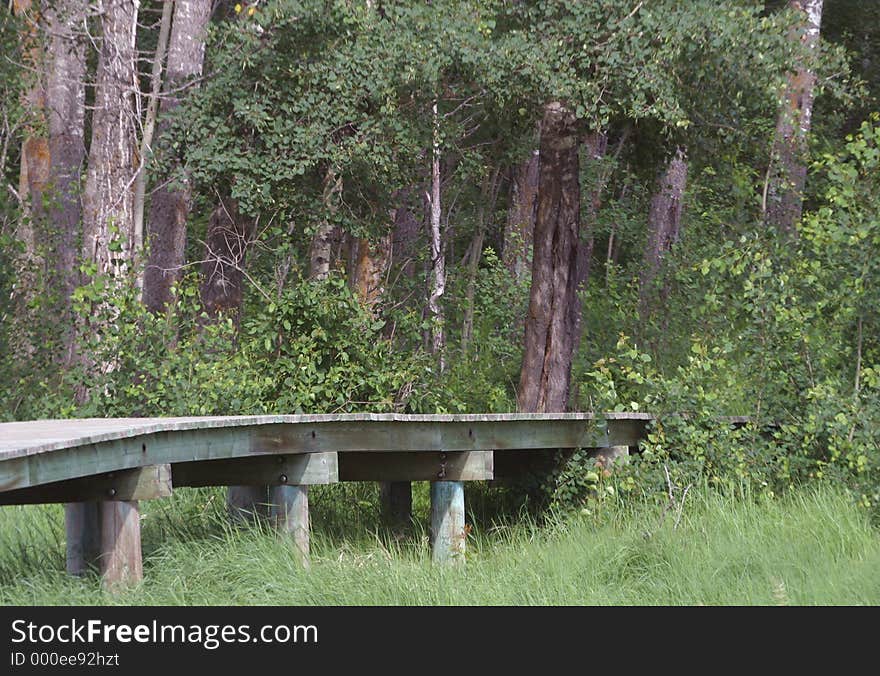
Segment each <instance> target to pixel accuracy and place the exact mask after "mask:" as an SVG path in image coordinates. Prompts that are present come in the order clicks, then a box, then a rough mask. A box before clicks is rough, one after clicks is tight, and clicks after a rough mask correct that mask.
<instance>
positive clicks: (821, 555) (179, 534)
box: [0, 486, 880, 605]
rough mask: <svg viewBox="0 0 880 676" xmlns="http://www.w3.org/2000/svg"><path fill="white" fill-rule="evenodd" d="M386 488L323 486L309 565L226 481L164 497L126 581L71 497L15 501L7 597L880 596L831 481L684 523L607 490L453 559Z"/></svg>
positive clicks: (828, 599)
mask: <svg viewBox="0 0 880 676" xmlns="http://www.w3.org/2000/svg"><path fill="white" fill-rule="evenodd" d="M370 490H371V488H369V489H366V490H365V489H364V488H363V487H361V488H357V487H349V486H334V487H327V488H325V489H323V490H322V491H314V494H313V496H312V505H313V521H314V534H313V541H312V566H311V569H310V570H307V571H306V570H303V569H302V568H301V567H300V566H299V565H298V563H297V561H296V559H295V558H294V556H293V555H292V554H291V550H290V548H289V546H288V545H287V544H286V543H285V542H283V541H281V540H279V538H278V537H276V536H275V535H274V534H272V533H271V532H269V531H267V530H266V529H264V528H260V527H258V526H249V527H239V528H231V527H229V526H227V525H226V520H225V518H224V509H223V497H222V495H223V494H222V493H221V492H220V491H219V490H215V489H212V490H206V489H205V490H183V491H178V492H176V493H175V496H174V497H173V498H170V499H167V500H158V501H154V502H151V503H148V504H146V505H145V509H144V516H143V533H144V558H145V566H144V567H145V581H144V582H143V583H142V584H141V585H140V586H138V587H136V588H133V589H131V590H128V591H125V592H124V593H121V594H119V595H116V596H111V595H108V594H105V593H104V592H103V591H102V590H101V587H100V583H99V581H98V579H97V577H91V578H86V579H71V578H69V577H67V576H66V575H65V574H64V572H63V567H64V542H63V532H64V530H63V513H62V509H61V508H60V507H59V506H57V505H52V506H35V507H4V508H0V603H2V604H5V605H10V604H22V605H26V604H27V605H29V604H62V605H73V604H159V605H168V604H208V605H211V604H223V605H226V604H306V605H373V604H381V605H400V604H417V605H435V604H456V605H457V604H516V605H524V604H551V605H570V604H639V605H641V604H791V605H800V604H870V605H875V604H880V532H878V530H877V529H876V528H875V527H874V526H872V525H871V524H870V523H869V521H868V518H867V515H866V514H864V513H863V512H861V511H859V509H858V508H856V507H854V506H853V505H852V504H851V503H850V502H849V501H848V499H847V498H846V497H845V496H843V495H840V494H837V493H834V492H829V491H827V490H824V491H816V490H803V491H801V492H799V493H796V494H793V495H791V496H788V497H786V498H784V499H780V498H777V499H773V500H770V499H759V500H749V499H744V498H742V497H740V498H732V497H731V498H725V497H721V496H719V495H717V494H715V493H710V492H707V491H703V492H702V493H697V492H695V491H691V494H690V495H688V498H687V502H686V503H685V506H684V509H683V511H682V514H681V518H680V521H678V524H677V527H676V517H677V514H675V513H673V512H670V513H667V514H666V516H665V518H661V509H660V508H659V507H657V506H652V505H648V504H637V505H632V504H630V505H621V504H616V505H615V504H610V505H609V504H607V503H606V504H604V505H603V506H602V508H601V509H599V510H594V512H593V513H592V514H580V515H569V516H566V517H561V516H557V517H551V518H549V519H548V520H547V523H544V524H543V525H541V526H540V527H539V526H537V525H535V524H534V523H533V522H531V521H530V520H528V519H524V520H519V521H517V522H512V523H508V524H507V525H495V526H489V527H485V528H483V529H477V530H475V531H474V533H472V535H471V539H470V540H469V542H468V554H467V563H466V565H464V566H459V567H452V568H439V567H436V566H432V565H431V563H430V553H429V548H428V538H427V533H426V532H425V530H424V528H423V527H420V526H419V525H418V524H416V527H415V532H414V533H413V534H412V535H411V536H409V537H406V538H402V539H395V538H393V537H391V536H390V535H388V534H387V533H384V532H379V531H377V530H376V523H377V522H378V521H377V519H376V514H375V501H374V500H372V497H373V494H372V493H371V492H370ZM418 495H419V499H418V500H417V509H416V513H417V515H418V516H420V517H424V497H423V495H422V494H421V493H419V494H418ZM475 504H476V503H475ZM422 523H423V521H422Z"/></svg>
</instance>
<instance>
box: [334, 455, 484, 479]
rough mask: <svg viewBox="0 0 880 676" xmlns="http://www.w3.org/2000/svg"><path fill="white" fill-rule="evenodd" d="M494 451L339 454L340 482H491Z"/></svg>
mask: <svg viewBox="0 0 880 676" xmlns="http://www.w3.org/2000/svg"><path fill="white" fill-rule="evenodd" d="M493 476H494V460H493V452H492V451H454V452H449V453H445V452H434V451H428V452H409V453H408V452H401V451H395V452H387V453H369V452H359V453H340V454H339V480H340V481H488V480H490V479H492V478H493Z"/></svg>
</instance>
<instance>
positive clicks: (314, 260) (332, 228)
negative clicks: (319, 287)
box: [309, 168, 342, 280]
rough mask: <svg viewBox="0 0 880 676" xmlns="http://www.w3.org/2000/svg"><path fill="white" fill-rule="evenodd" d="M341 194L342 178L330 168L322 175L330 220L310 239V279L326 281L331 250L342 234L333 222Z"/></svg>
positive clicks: (325, 206)
mask: <svg viewBox="0 0 880 676" xmlns="http://www.w3.org/2000/svg"><path fill="white" fill-rule="evenodd" d="M341 192H342V177H341V176H337V174H336V172H335V171H334V170H333V169H332V168H330V169H328V170H327V173H326V174H325V175H324V194H323V198H322V199H323V202H324V208H325V209H326V211H327V214H328V216H330V218H327V219H325V220H324V221H323V222H322V223H321V224H320V225H319V226H318V229H317V231H316V232H315V234H314V236H313V237H312V242H311V245H310V246H309V277H310V278H311V279H316V280H320V279H327V276H328V275H329V274H330V263H331V261H332V260H333V248H334V247H335V246H336V245H337V244H339V240H340V239H341V237H342V233H341V232H340V230H339V226H337V225H336V224H335V223H334V222H333V216H334V215H335V214H336V210H337V207H338V204H337V200H338V196H339V194H340V193H341Z"/></svg>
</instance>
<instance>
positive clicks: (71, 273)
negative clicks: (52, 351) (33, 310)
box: [45, 0, 88, 364]
mask: <svg viewBox="0 0 880 676" xmlns="http://www.w3.org/2000/svg"><path fill="white" fill-rule="evenodd" d="M87 10H88V2H86V0H58V1H56V2H54V3H52V6H51V7H47V10H46V15H45V17H46V25H47V27H48V32H49V41H48V50H49V63H50V64H51V66H50V68H48V79H47V84H46V110H47V114H48V118H49V157H50V167H49V183H50V185H51V189H52V199H51V200H50V201H49V203H48V204H47V205H46V221H47V222H48V223H49V224H51V226H52V227H53V228H54V229H55V230H56V233H54V236H53V237H52V241H53V242H55V252H54V253H55V256H54V258H55V275H56V279H57V287H58V298H59V308H58V313H57V316H58V317H59V319H60V321H61V324H62V343H63V349H64V351H63V354H61V355H59V357H60V358H61V362H62V363H63V364H71V363H73V361H74V337H75V331H74V330H73V327H74V321H73V317H72V316H71V300H70V299H71V295H72V294H73V290H74V288H76V284H77V281H78V273H77V270H76V259H77V243H78V240H79V235H80V220H81V218H82V203H81V201H80V200H81V185H80V180H81V179H80V177H81V175H82V166H83V160H84V158H85V139H84V134H85V78H86V37H85V34H84V29H83V25H84V21H85V17H86V12H87Z"/></svg>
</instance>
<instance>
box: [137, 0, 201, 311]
mask: <svg viewBox="0 0 880 676" xmlns="http://www.w3.org/2000/svg"><path fill="white" fill-rule="evenodd" d="M210 16H211V1H210V0H175V4H174V18H173V25H172V29H171V36H170V39H169V44H168V67H167V69H166V74H165V84H164V86H163V90H164V91H163V94H162V102H161V106H160V108H159V114H160V115H159V126H158V137H157V138H158V139H161V138H162V137H163V136H164V135H165V134H167V133H169V127H170V118H171V114H172V113H173V111H174V110H175V109H176V108H177V107H178V106H179V105H180V102H181V97H182V95H181V93H180V90H181V88H183V87H185V86H186V85H187V84H191V85H193V86H194V85H195V81H196V80H197V79H198V78H199V77H201V75H202V68H203V64H204V60H205V32H206V30H207V25H208V21H209V19H210ZM163 179H164V181H163V185H161V186H160V187H158V188H157V189H156V190H155V191H154V192H153V195H152V197H151V198H150V212H149V219H148V221H147V238H148V241H149V245H150V246H149V258H148V261H147V268H146V270H145V271H144V304H145V305H146V306H147V307H148V308H150V310H152V311H153V312H162V311H164V309H165V308H166V307H168V306H169V305H170V304H173V302H174V300H175V299H174V295H173V293H172V289H173V288H174V286H175V285H176V284H177V283H178V282H179V281H180V278H181V274H182V273H181V270H182V269H183V263H184V256H185V251H186V219H187V217H188V215H189V211H190V201H191V194H190V186H189V176H188V174H187V172H186V169H185V168H184V167H182V166H180V164H179V163H177V164H176V165H175V168H174V171H173V172H172V174H171V175H169V176H165V177H163ZM172 180H173V181H174V182H172V183H169V182H168V181H172Z"/></svg>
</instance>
